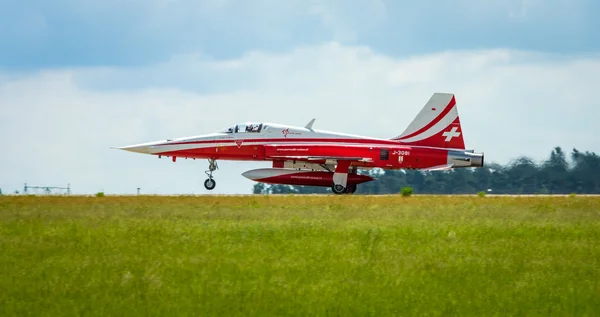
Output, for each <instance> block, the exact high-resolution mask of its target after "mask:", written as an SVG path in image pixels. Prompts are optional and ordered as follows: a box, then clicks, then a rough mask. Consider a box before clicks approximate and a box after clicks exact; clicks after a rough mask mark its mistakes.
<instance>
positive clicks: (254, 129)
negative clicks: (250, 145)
mask: <svg viewBox="0 0 600 317" xmlns="http://www.w3.org/2000/svg"><path fill="white" fill-rule="evenodd" d="M264 127H266V126H263V124H262V123H257V122H246V123H240V124H236V125H234V126H231V127H229V128H225V129H223V130H220V131H218V132H219V133H260V132H261V131H262V130H263V128H264Z"/></svg>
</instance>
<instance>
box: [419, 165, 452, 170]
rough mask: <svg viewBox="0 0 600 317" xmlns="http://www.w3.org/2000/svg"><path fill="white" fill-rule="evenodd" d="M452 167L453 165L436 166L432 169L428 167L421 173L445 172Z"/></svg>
mask: <svg viewBox="0 0 600 317" xmlns="http://www.w3.org/2000/svg"><path fill="white" fill-rule="evenodd" d="M452 166H454V164H446V165H438V166H432V167H428V168H424V169H422V170H423V171H431V172H434V171H447V170H450V169H452Z"/></svg>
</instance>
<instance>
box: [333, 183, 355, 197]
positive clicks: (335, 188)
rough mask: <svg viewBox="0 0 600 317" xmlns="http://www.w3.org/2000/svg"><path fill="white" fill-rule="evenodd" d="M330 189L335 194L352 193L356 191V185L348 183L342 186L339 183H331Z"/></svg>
mask: <svg viewBox="0 0 600 317" xmlns="http://www.w3.org/2000/svg"><path fill="white" fill-rule="evenodd" d="M331 191H332V192H333V193H334V194H336V195H342V194H354V193H355V192H356V185H354V184H349V185H348V186H347V187H344V186H343V185H340V184H337V185H336V184H333V185H332V186H331Z"/></svg>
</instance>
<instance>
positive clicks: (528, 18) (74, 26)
mask: <svg viewBox="0 0 600 317" xmlns="http://www.w3.org/2000/svg"><path fill="white" fill-rule="evenodd" d="M598 9H600V2H598V1H592V0H569V1H567V0H548V1H544V2H541V1H537V0H511V1H503V2H498V1H496V2H490V1H478V0H459V1H450V0H440V1H436V2H435V4H432V2H428V1H421V2H415V1H389V0H354V1H343V0H312V1H304V0H286V1H279V0H259V1H245V0H208V1H196V0H178V1H174V0H173V1H171V0H147V1H141V0H130V1H122V0H108V1H79V0H57V1H51V2H50V1H42V0H30V1H12V2H10V3H8V4H6V5H4V6H3V7H2V10H0V68H8V69H30V70H31V69H34V70H36V69H38V68H45V67H55V66H59V67H67V66H131V65H138V66H140V65H141V66H148V65H153V64H156V63H160V62H164V61H165V60H168V59H169V58H170V57H171V56H173V55H178V54H191V53H198V52H200V53H202V54H204V55H208V56H212V57H214V58H215V59H220V60H228V59H232V58H239V57H240V56H243V55H244V54H246V53H247V52H248V51H251V50H259V51H270V52H278V53H283V52H285V51H288V50H290V49H293V48H295V47H297V46H299V45H304V46H308V45H319V44H322V43H324V42H328V41H332V40H333V41H336V42H340V43H342V44H346V45H365V46H369V47H372V48H373V49H375V50H376V51H377V52H380V53H385V54H388V55H392V56H409V55H415V54H421V53H432V52H438V51H444V50H457V49H458V50H464V49H480V48H490V49H493V48H499V47H505V48H513V49H527V50H545V51H555V52H569V53H572V52H585V51H595V50H598V49H599V48H600V46H599V45H600V44H599V42H598V41H597V40H596V37H597V35H596V32H595V30H597V29H599V28H600V24H599V22H598V21H599V20H598V19H597V17H596V16H595V12H598Z"/></svg>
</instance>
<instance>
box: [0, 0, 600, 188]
mask: <svg viewBox="0 0 600 317" xmlns="http://www.w3.org/2000/svg"><path fill="white" fill-rule="evenodd" d="M0 5H1V6H2V10H0V148H1V149H2V154H3V155H1V156H0V189H1V190H2V191H3V192H4V193H10V192H13V191H14V190H19V191H22V190H23V184H24V183H28V184H29V185H43V186H66V185H67V184H70V186H71V188H72V192H73V193H75V194H93V193H96V192H98V191H104V192H105V193H107V194H134V193H136V190H137V188H138V187H139V188H140V191H141V193H144V194H205V193H211V194H237V193H250V192H251V189H252V185H253V184H254V182H252V181H250V180H247V179H246V178H244V177H243V176H241V173H243V172H244V171H246V170H249V169H254V168H261V167H269V166H270V165H269V164H268V163H265V162H244V163H242V162H231V161H220V162H219V168H220V169H219V170H218V171H216V172H215V174H214V176H215V179H216V182H217V187H216V188H215V190H213V191H210V192H209V191H207V190H205V189H204V186H203V182H204V180H205V178H206V175H205V174H204V171H205V170H206V169H207V167H208V163H207V162H206V161H203V160H196V161H193V160H178V161H177V162H176V163H173V162H171V161H170V160H168V159H157V158H156V157H154V156H149V155H141V154H137V153H130V152H125V151H120V150H114V149H110V147H111V146H124V145H130V144H137V143H143V142H148V141H154V140H162V139H165V138H174V137H184V136H193V135H200V134H205V133H210V132H214V131H216V130H220V129H222V128H224V127H228V126H230V125H232V124H235V123H239V122H245V121H266V122H277V123H282V124H290V125H298V126H303V125H305V124H306V123H307V122H308V121H310V120H311V119H312V118H316V122H315V125H314V127H315V128H317V129H324V130H332V131H339V132H345V133H353V134H360V135H365V136H373V137H382V138H390V137H394V136H396V135H398V134H400V133H401V132H402V131H403V130H404V129H405V127H406V126H408V124H409V123H410V121H411V120H412V119H413V118H414V116H416V114H417V113H418V112H419V111H420V109H421V107H422V106H423V105H424V104H425V102H426V101H427V100H428V99H429V97H430V96H431V94H433V93H434V92H451V93H455V94H456V100H457V105H458V111H459V114H460V116H461V123H462V127H463V133H464V135H463V136H464V139H465V142H466V145H467V147H468V148H472V149H475V150H476V151H482V152H485V155H486V162H496V163H501V164H506V163H509V162H510V161H511V159H515V158H517V157H518V156H522V155H524V156H529V157H531V158H533V159H534V160H536V161H538V162H539V161H542V160H544V159H546V158H547V157H548V156H549V154H550V151H551V150H552V148H553V147H555V146H561V147H563V149H564V150H565V151H567V152H570V151H571V150H572V149H573V148H577V149H578V150H582V151H593V152H596V153H600V141H599V139H598V137H597V136H598V133H599V132H600V125H599V124H598V123H597V118H600V110H599V109H600V104H599V103H598V99H597V98H596V97H597V96H596V95H597V93H598V91H599V90H598V89H599V87H600V86H599V84H598V83H600V35H599V34H598V32H597V30H599V29H600V22H598V21H599V20H598V19H597V18H596V16H595V15H596V13H597V12H600V2H598V1H593V0H545V1H542V0H508V1H502V2H492V1H481V0H454V1H449V0H439V1H417V2H415V1H403V0H393V1H392V0H343V1H342V0H329V1H327V0H303V1H300V0H286V1H280V0H255V1H248V0H205V1H198V0H104V1H89V0H56V1H46V0H22V1H7V0H0Z"/></svg>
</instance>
